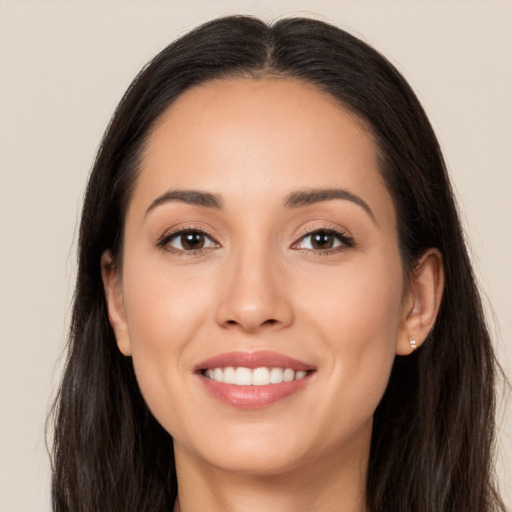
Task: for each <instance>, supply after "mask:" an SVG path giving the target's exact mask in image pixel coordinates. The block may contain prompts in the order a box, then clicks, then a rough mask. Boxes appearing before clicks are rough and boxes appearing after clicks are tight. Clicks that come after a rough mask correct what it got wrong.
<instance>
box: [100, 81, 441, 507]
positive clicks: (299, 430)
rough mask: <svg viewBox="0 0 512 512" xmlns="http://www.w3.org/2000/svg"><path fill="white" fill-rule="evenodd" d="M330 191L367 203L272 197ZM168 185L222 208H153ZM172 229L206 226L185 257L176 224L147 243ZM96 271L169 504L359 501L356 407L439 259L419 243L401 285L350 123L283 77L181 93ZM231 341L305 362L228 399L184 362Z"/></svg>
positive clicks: (227, 347)
mask: <svg viewBox="0 0 512 512" xmlns="http://www.w3.org/2000/svg"><path fill="white" fill-rule="evenodd" d="M334 188H336V189H339V188H343V189H344V190H346V191H349V192H350V193H351V194H353V195H354V196H357V197H358V198H359V199H361V200H362V201H364V203H365V204H366V205H367V206H368V209H369V210H371V212H369V211H368V210H367V209H365V207H363V206H361V203H358V202H357V201H354V200H352V199H346V198H345V199H330V200H324V201H320V202H315V203H313V204H305V205H301V206H296V207H293V208H290V207H288V206H286V205H285V204H284V203H285V202H286V199H287V197H289V194H290V193H293V192H296V191H303V190H308V191H310V190H312V189H334ZM177 189H179V190H195V191H202V192H208V193H211V194H216V195H217V196H218V197H219V198H220V199H221V200H222V208H212V207H206V206H201V205H193V204H188V203H186V202H183V201H174V200H161V201H160V202H157V204H156V203H155V200H156V199H158V198H160V197H161V196H162V195H163V194H165V193H166V192H168V191H170V190H177ZM151 205H153V206H152V207H151ZM148 209H149V211H148ZM176 228H183V229H191V228H193V229H196V230H197V229H200V230H203V231H205V232H206V233H208V236H209V237H210V238H206V239H205V241H206V242H205V246H204V247H203V249H201V250H199V251H195V252H194V251H186V250H184V249H183V246H180V238H179V236H178V237H175V238H174V239H171V240H169V239H168V240H167V242H166V245H164V246H162V244H160V245H159V241H160V240H162V237H164V236H165V235H166V234H169V233H170V232H172V231H173V230H174V229H176ZM319 229H324V230H325V229H331V230H336V231H339V232H341V233H342V235H343V236H344V237H345V238H343V237H342V238H340V239H338V238H332V239H330V241H331V242H333V245H334V247H333V249H331V250H330V252H329V251H328V252H325V251H324V252H322V251H321V250H318V248H315V247H313V245H311V241H312V238H311V236H310V235H308V233H311V232H314V231H315V230H319ZM347 238H348V239H349V240H350V243H348V242H347ZM338 249H339V250H338ZM102 269H103V278H104V284H105V291H106V297H107V302H108V307H109V315H110V320H111V323H112V326H113V328H114V331H115V334H116V338H117V341H118V346H119V349H120V350H121V352H122V353H123V354H125V355H126V356H131V357H132V358H133V364H134V367H135V372H136V375H137V379H138V382H139V385H140V388H141V390H142V393H143V395H144V398H145V400H146V402H147V404H148V406H149V408H150V409H151V411H152V412H153V414H154V415H155V417H156V418H157V419H158V421H159V422H160V423H161V424H162V425H163V427H164V428H165V429H166V430H167V431H168V432H169V433H170V434H171V435H172V436H173V438H174V445H175V456H176V467H177V473H178V484H179V500H178V503H177V504H176V508H175V510H181V511H182V512H192V511H196V510H209V511H217V510H218V511H220V510H222V511H233V512H235V511H236V512H241V511H254V510H269V511H270V510H272V511H276V512H278V511H279V512H284V511H292V510H293V511H294V512H297V511H302V510H304V511H305V510H322V511H331V510H337V511H345V512H348V511H351V512H355V511H362V510H364V495H365V479H366V471H367V465H368V454H369V446H370V436H371V429H372V417H373V413H374V411H375V408H376V407H377V405H378V403H379V400H380V399H381V397H382V394H383V392H384V390H385V387H386V384H387V381H388V378H389V374H390V370H391V366H392V363H393V360H394V357H395V355H396V354H401V355H406V354H408V353H410V352H411V351H412V349H411V347H410V344H409V337H413V338H414V339H415V340H416V343H417V346H420V345H421V343H422V342H423V340H424V339H425V337H426V336H427V334H428V332H429V331H430V329H431V328H432V326H433V323H434V320H435V316H436V313H437V310H438V306H439V302H440V299H441V293H442V285H443V272H442V262H441V257H440V255H439V253H438V251H436V250H434V249H432V250H429V251H427V252H426V253H425V254H424V255H423V257H422V259H421V260H420V262H419V265H418V269H417V271H416V272H415V273H414V274H413V275H412V276H411V277H410V283H409V284H408V285H407V286H406V284H405V282H404V272H403V268H402V263H401V259H400V254H399V250H398V245H397V220H396V216H395V208H394V206H393V202H392V199H391V197H390V195H389V193H388V191H387V189H386V187H385V185H384V182H383V180H382V177H381V175H380V174H379V171H378V165H377V151H376V147H375V144H374V141H373V138H372V136H371V133H370V131H369V130H367V129H366V128H365V126H364V124H363V123H362V122H361V121H360V120H358V119H357V118H356V117H355V116H354V115H352V114H350V113H348V112H347V111H346V110H345V109H343V108H342V107H341V106H339V104H337V103H336V102H335V101H334V100H333V99H332V98H331V97H330V96H328V95H326V94H324V93H321V92H319V91H318V90H317V89H315V88H314V87H313V86H311V85H308V84H304V83H301V82H298V81H292V80H288V79H278V78H272V77H269V78H265V79H259V80H254V79H251V78H238V79H230V80H225V81H218V82H213V83H209V84H206V85H201V86H198V87H196V88H193V89H190V90H188V91H187V92H185V93H184V94H182V95H181V96H180V97H179V98H178V99H177V101H176V102H175V103H174V104H173V105H172V106H171V107H170V108H169V109H168V110H167V111H166V112H165V113H164V114H163V115H162V117H161V118H160V120H159V121H158V123H157V126H156V127H155V130H154V131H153V133H152V135H151V137H150V138H149V141H148V144H147V147H146V149H145V153H144V155H143V159H142V164H141V171H140V175H139V177H138V179H137V181H136V184H135V188H134V191H133V195H132V198H131V201H130V203H129V207H128V211H127V216H126V225H125V240H124V248H123V262H122V269H119V268H117V269H116V268H115V267H114V265H113V264H112V260H111V257H110V254H109V253H108V252H107V253H105V254H104V256H103V259H102ZM236 350H243V351H250V352H252V351H260V350H272V351H275V352H279V353H281V354H285V355H287V356H290V357H293V358H295V359H299V360H300V361H303V362H306V363H308V364H310V365H312V366H313V367H314V368H315V369H316V371H315V372H314V374H313V375H312V376H311V378H309V381H308V383H307V385H306V386H304V387H303V388H302V389H301V390H300V391H299V392H297V393H295V394H293V395H290V396H288V397H286V398H284V399H282V400H280V401H278V402H277V403H275V404H272V405H270V406H268V407H263V408H260V409H255V410H246V409H239V408H236V407H233V406H230V405H227V404H225V403H222V402H220V401H219V400H217V399H216V398H214V397H212V396H211V395H210V394H208V393H207V392H206V391H205V389H204V387H203V386H202V385H201V382H199V379H198V376H197V375H196V374H195V373H194V366H195V365H197V364H198V363H199V362H201V361H203V360H205V359H207V358H209V357H212V356H215V355H218V354H221V353H224V352H229V351H236Z"/></svg>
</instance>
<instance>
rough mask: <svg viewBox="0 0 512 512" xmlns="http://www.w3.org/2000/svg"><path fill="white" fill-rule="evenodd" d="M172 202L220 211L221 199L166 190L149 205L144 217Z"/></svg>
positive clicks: (192, 191)
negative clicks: (162, 205)
mask: <svg viewBox="0 0 512 512" xmlns="http://www.w3.org/2000/svg"><path fill="white" fill-rule="evenodd" d="M173 201H176V202H179V203H187V204H193V205H196V206H203V207H205V208H215V209H216V210H220V209H221V208H222V198H221V197H220V196H219V195H217V194H210V193H209V192H200V191H198V190H168V191H167V192H165V193H164V194H162V195H161V196H158V197H157V198H156V199H155V200H154V201H153V202H152V203H151V204H150V205H149V208H148V209H147V210H146V213H145V214H144V216H146V215H147V214H148V213H149V212H150V211H151V210H154V209H155V208H156V207H157V206H160V205H161V204H164V203H169V202H173Z"/></svg>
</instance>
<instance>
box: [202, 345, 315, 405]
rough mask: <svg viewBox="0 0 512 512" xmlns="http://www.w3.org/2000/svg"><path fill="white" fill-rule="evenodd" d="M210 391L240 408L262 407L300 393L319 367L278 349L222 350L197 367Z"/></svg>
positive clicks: (206, 387) (215, 396)
mask: <svg viewBox="0 0 512 512" xmlns="http://www.w3.org/2000/svg"><path fill="white" fill-rule="evenodd" d="M194 371H195V373H196V375H197V376H198V377H199V380H200V382H201V383H202V385H203V386H204V389H205V390H206V391H207V393H208V394H209V395H210V396H212V397H213V398H215V399H217V400H220V401H221V402H224V403H225V404H227V405H229V406H231V407H236V408H240V409H260V408H263V407H268V406H270V405H272V404H274V403H276V402H279V401H281V400H283V399H285V398H286V397H289V396H292V395H295V394H298V393H299V392H300V391H301V390H302V389H304V388H305V387H306V386H308V383H309V382H312V381H313V380H314V379H313V377H314V374H316V373H317V369H316V368H315V367H314V366H312V365H311V364H308V363H304V362H302V361H299V360H297V359H294V358H292V357H289V356H286V355H283V354H278V353H276V352H269V351H260V352H245V351H235V352H228V353H225V354H219V355H217V356H215V357H212V358H210V359H207V360H206V361H203V362H202V363H199V364H198V365H196V367H195V368H194Z"/></svg>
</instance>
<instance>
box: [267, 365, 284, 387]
mask: <svg viewBox="0 0 512 512" xmlns="http://www.w3.org/2000/svg"><path fill="white" fill-rule="evenodd" d="M281 382H283V370H282V368H272V370H270V384H281Z"/></svg>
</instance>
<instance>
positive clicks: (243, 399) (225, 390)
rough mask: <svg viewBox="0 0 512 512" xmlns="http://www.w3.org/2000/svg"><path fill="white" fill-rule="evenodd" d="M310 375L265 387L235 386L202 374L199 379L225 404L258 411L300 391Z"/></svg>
mask: <svg viewBox="0 0 512 512" xmlns="http://www.w3.org/2000/svg"><path fill="white" fill-rule="evenodd" d="M311 375H312V374H309V375H306V377H304V378H302V379H299V380H292V381H291V382H282V383H281V384H268V385H266V386H236V385H235V384H225V383H224V382H217V381H216V380H213V379H209V378H208V377H205V376H204V375H202V374H199V378H200V379H201V381H202V382H203V385H204V386H205V388H206V390H207V391H208V392H209V393H210V394H211V395H213V396H214V397H215V398H217V399H218V400H220V401H221V402H224V403H225V404H228V405H231V406H233V407H238V408H240V409H260V408H262V407H267V406H269V405H272V404H274V403H276V402H278V401H279V400H282V399H283V398H286V397H287V396H290V395H292V394H294V393H297V392H298V391H300V390H301V389H302V388H303V387H304V386H306V385H307V383H308V382H309V380H310V377H311Z"/></svg>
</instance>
